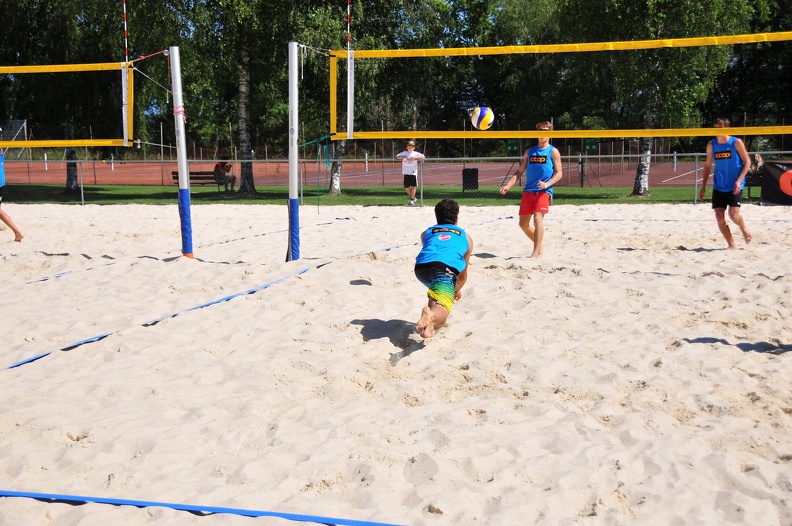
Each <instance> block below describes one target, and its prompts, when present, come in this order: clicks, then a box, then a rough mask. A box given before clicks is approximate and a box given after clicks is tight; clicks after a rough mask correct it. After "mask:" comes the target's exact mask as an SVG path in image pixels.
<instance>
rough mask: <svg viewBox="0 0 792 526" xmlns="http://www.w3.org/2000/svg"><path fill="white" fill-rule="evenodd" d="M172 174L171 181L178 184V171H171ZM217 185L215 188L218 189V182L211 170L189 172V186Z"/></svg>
mask: <svg viewBox="0 0 792 526" xmlns="http://www.w3.org/2000/svg"><path fill="white" fill-rule="evenodd" d="M171 173H172V174H173V182H174V183H176V184H179V172H171ZM213 184H216V185H217V190H218V191H220V184H219V183H218V182H217V180H216V179H215V176H214V172H213V171H206V172H193V171H191V172H190V186H192V185H198V186H202V185H213Z"/></svg>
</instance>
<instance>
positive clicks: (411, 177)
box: [396, 140, 426, 206]
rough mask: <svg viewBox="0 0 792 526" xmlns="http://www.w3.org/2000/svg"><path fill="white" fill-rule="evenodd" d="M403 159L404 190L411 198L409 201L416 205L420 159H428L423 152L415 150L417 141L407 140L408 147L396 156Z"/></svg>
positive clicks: (410, 203) (411, 204)
mask: <svg viewBox="0 0 792 526" xmlns="http://www.w3.org/2000/svg"><path fill="white" fill-rule="evenodd" d="M396 158H397V159H401V161H402V175H403V176H404V191H405V192H407V197H409V198H410V202H409V203H408V204H409V205H410V206H415V190H416V187H417V186H418V160H419V159H426V156H425V155H424V154H422V153H421V152H416V151H415V141H412V140H410V141H407V149H406V150H405V151H403V152H401V153H400V154H399V155H397V156H396Z"/></svg>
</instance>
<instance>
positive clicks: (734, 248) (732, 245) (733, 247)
mask: <svg viewBox="0 0 792 526" xmlns="http://www.w3.org/2000/svg"><path fill="white" fill-rule="evenodd" d="M726 250H737V245H735V244H734V243H731V244H730V245H729V246H728V247H726Z"/></svg>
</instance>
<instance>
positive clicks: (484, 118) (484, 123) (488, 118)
mask: <svg viewBox="0 0 792 526" xmlns="http://www.w3.org/2000/svg"><path fill="white" fill-rule="evenodd" d="M470 122H472V123H473V127H474V128H476V129H477V130H488V129H490V127H491V126H492V124H493V123H494V122H495V113H494V112H493V111H492V108H488V107H487V106H479V107H478V108H476V109H475V110H473V113H471V114H470Z"/></svg>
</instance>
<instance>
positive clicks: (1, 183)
mask: <svg viewBox="0 0 792 526" xmlns="http://www.w3.org/2000/svg"><path fill="white" fill-rule="evenodd" d="M3 189H5V152H4V151H3V150H0V205H2V204H3ZM0 221H2V222H3V223H5V224H6V225H8V228H10V229H11V231H12V232H13V233H14V241H22V238H24V237H25V236H24V235H23V234H22V232H20V231H19V229H18V228H17V226H16V225H15V224H14V221H13V220H12V219H11V217H10V216H9V215H8V214H6V213H5V211H3V210H0Z"/></svg>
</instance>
